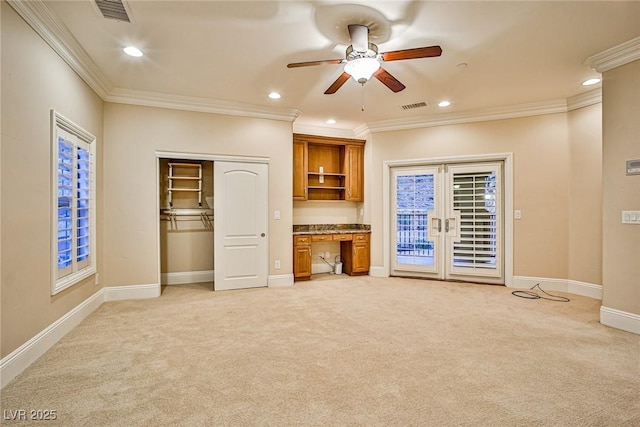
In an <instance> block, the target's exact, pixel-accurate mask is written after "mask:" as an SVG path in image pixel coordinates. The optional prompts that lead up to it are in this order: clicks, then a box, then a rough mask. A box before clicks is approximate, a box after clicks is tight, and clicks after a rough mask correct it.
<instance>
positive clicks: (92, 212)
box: [51, 110, 97, 295]
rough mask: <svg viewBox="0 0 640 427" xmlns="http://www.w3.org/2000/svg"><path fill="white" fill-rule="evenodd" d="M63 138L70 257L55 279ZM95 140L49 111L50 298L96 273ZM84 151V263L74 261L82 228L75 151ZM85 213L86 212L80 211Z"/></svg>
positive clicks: (56, 272) (57, 270)
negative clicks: (67, 156)
mask: <svg viewBox="0 0 640 427" xmlns="http://www.w3.org/2000/svg"><path fill="white" fill-rule="evenodd" d="M59 136H63V137H64V138H65V140H66V141H67V142H69V143H71V144H72V145H73V155H72V159H73V165H72V184H71V203H70V207H69V209H70V210H71V236H72V237H71V242H72V248H71V250H72V257H71V265H70V266H69V267H66V268H65V270H67V271H69V272H68V273H66V274H64V275H63V276H61V277H59V266H58V251H59V248H58V234H59V229H58V227H59V219H60V218H59V216H58V215H59V212H58V209H59V206H58V201H59V198H58V194H59V190H60V184H59V180H58V179H59V172H58V166H59V144H58V141H59V139H58V137H59ZM96 144H97V142H96V137H95V136H93V135H92V134H91V133H89V132H87V131H86V130H84V129H82V128H81V127H80V126H78V125H77V124H75V123H74V122H72V121H71V120H69V119H67V118H66V117H64V116H62V115H61V114H59V113H58V112H56V111H55V110H51V295H55V294H57V293H59V292H61V291H63V290H64V289H67V288H69V287H71V286H73V285H75V284H77V283H79V282H80V281H82V280H84V279H86V278H87V277H90V276H92V275H94V274H96V273H97V268H96V262H97V251H96V230H97V228H96V179H95V172H96V171H95V152H96ZM78 148H81V149H83V150H86V151H87V153H88V156H89V159H88V160H89V162H88V167H89V171H88V172H89V174H88V175H89V177H88V179H89V183H88V190H89V196H88V210H89V217H88V223H89V224H88V232H89V254H88V256H87V259H85V260H83V261H82V260H81V261H78V259H77V258H78V252H77V251H78V247H79V246H81V245H78V242H77V240H78V229H79V228H86V227H84V226H83V227H80V226H79V225H78V218H77V210H78V199H79V196H78V183H77V180H78V178H77V176H78V167H77V165H78V156H77V150H78ZM82 209H86V208H84V207H83V208H82Z"/></svg>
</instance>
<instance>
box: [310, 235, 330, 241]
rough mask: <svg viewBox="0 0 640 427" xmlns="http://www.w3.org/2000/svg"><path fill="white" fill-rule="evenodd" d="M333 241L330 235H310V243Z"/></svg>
mask: <svg viewBox="0 0 640 427" xmlns="http://www.w3.org/2000/svg"><path fill="white" fill-rule="evenodd" d="M332 240H333V237H332V235H331V234H312V235H311V241H312V242H330V241H332Z"/></svg>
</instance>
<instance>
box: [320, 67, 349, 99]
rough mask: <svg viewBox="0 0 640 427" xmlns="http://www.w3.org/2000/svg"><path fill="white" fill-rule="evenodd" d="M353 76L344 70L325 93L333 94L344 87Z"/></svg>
mask: <svg viewBox="0 0 640 427" xmlns="http://www.w3.org/2000/svg"><path fill="white" fill-rule="evenodd" d="M350 77H351V76H350V75H349V74H347V73H345V72H343V73H342V74H340V77H338V78H337V79H336V81H335V82H333V84H332V85H331V86H329V89H327V90H325V91H324V94H325V95H331V94H332V93H336V92H337V91H338V89H340V88H341V87H342V85H343V84H344V83H345V82H346V81H347V80H349V78H350Z"/></svg>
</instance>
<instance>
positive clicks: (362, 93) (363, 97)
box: [362, 85, 364, 111]
mask: <svg viewBox="0 0 640 427" xmlns="http://www.w3.org/2000/svg"><path fill="white" fill-rule="evenodd" d="M362 111H364V85H362Z"/></svg>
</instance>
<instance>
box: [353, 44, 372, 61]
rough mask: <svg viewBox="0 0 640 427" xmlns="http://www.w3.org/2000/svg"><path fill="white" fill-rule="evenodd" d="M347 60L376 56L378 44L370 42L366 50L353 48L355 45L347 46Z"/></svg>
mask: <svg viewBox="0 0 640 427" xmlns="http://www.w3.org/2000/svg"><path fill="white" fill-rule="evenodd" d="M345 56H346V58H347V61H353V60H354V59H358V58H375V57H377V56H378V46H376V45H375V44H373V43H369V48H368V49H367V50H365V51H362V52H360V51H357V50H355V49H354V48H353V45H349V47H347V52H346V54H345Z"/></svg>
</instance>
